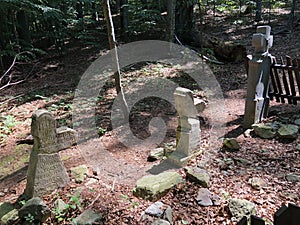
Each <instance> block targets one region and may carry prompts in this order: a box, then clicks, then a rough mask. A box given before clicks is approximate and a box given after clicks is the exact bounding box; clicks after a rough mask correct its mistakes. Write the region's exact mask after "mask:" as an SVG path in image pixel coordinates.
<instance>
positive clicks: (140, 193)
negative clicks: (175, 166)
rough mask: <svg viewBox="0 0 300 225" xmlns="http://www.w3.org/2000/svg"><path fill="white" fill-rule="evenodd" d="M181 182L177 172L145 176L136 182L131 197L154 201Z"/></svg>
mask: <svg viewBox="0 0 300 225" xmlns="http://www.w3.org/2000/svg"><path fill="white" fill-rule="evenodd" d="M182 182H183V179H182V177H181V176H180V175H179V174H178V173H177V172H163V173H160V174H157V175H147V176H144V177H142V178H141V179H139V180H138V181H137V183H136V186H135V188H134V190H133V195H134V196H136V197H141V198H144V199H147V200H150V201H152V200H156V199H158V198H160V197H162V196H163V195H165V194H166V193H167V192H168V191H169V190H170V189H171V188H172V187H174V186H175V185H177V184H179V183H182Z"/></svg>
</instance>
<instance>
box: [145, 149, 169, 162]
mask: <svg viewBox="0 0 300 225" xmlns="http://www.w3.org/2000/svg"><path fill="white" fill-rule="evenodd" d="M164 156H165V150H164V148H155V149H152V150H151V151H150V154H149V156H148V161H150V162H152V161H155V160H160V159H162V158H163V157H164Z"/></svg>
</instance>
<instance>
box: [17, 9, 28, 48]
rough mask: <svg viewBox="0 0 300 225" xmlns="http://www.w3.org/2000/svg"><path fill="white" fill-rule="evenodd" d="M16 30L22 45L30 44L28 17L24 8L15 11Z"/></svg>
mask: <svg viewBox="0 0 300 225" xmlns="http://www.w3.org/2000/svg"><path fill="white" fill-rule="evenodd" d="M17 31H18V36H19V39H20V41H21V42H22V45H23V46H30V45H31V35H30V31H29V23H28V17H27V15H26V13H25V11H24V10H21V11H19V12H17Z"/></svg>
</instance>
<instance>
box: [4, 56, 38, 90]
mask: <svg viewBox="0 0 300 225" xmlns="http://www.w3.org/2000/svg"><path fill="white" fill-rule="evenodd" d="M24 53H28V52H27V51H25V52H20V53H18V54H16V55H15V57H14V60H13V62H12V64H11V65H10V67H9V68H8V69H7V70H6V72H5V73H4V74H3V75H2V76H1V78H0V85H1V83H2V81H3V79H4V78H5V77H8V81H7V83H6V84H5V85H3V86H2V87H0V91H1V90H3V89H5V88H7V87H9V86H12V85H16V84H19V83H22V82H24V81H25V80H27V78H28V77H29V76H30V74H31V73H32V71H33V68H34V67H33V68H32V70H31V71H30V73H28V74H27V75H26V76H25V78H24V79H22V80H19V81H15V82H12V80H13V77H14V76H13V75H14V73H13V72H11V73H10V71H11V70H12V69H13V67H14V66H15V65H16V63H17V58H18V56H20V55H22V54H24ZM9 73H10V74H9Z"/></svg>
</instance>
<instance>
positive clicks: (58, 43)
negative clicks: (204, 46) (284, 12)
mask: <svg viewBox="0 0 300 225" xmlns="http://www.w3.org/2000/svg"><path fill="white" fill-rule="evenodd" d="M110 3H111V8H112V13H113V17H114V23H115V24H116V27H117V28H119V29H117V30H116V33H117V39H118V40H121V41H133V40H136V39H137V38H139V37H140V36H141V37H142V38H147V39H162V40H168V35H166V31H168V30H170V28H169V26H171V25H172V24H170V21H168V18H167V15H168V13H169V14H170V12H171V11H169V12H168V10H169V9H168V6H169V5H170V4H174V3H176V12H174V13H176V16H175V18H176V27H175V29H176V31H175V35H177V37H178V38H179V40H180V41H182V42H193V41H194V40H188V38H187V36H188V37H190V36H191V35H190V32H194V30H195V24H197V25H196V26H197V30H200V31H201V25H202V24H204V23H205V22H208V23H209V21H204V18H205V15H206V14H212V13H213V14H214V15H215V17H217V16H218V14H219V13H222V14H224V13H230V14H234V15H236V18H237V19H236V23H240V22H241V21H240V20H239V17H242V16H243V15H244V14H249V15H251V16H253V21H256V22H259V21H267V20H270V10H271V9H273V8H280V7H285V8H287V9H290V15H289V17H288V18H287V22H288V24H290V26H291V27H292V24H293V22H294V21H295V18H294V14H295V9H296V1H295V0H291V1H275V0H268V1H263V0H256V1H247V0H240V1H224V0H199V1H196V0H180V1H174V0H159V1H157V0H139V1H133V0H114V1H110ZM174 9H175V6H174ZM167 12H168V13H167ZM182 21H186V23H182ZM145 34H147V35H148V37H147V35H145ZM186 34H189V35H186ZM105 35H106V27H105V21H104V19H103V11H102V5H101V1H100V0H98V1H97V0H80V1H79V0H68V1H57V0H34V1H29V0H0V71H2V72H3V71H4V70H5V69H7V68H8V67H9V65H10V64H11V63H12V61H13V58H14V56H16V55H17V54H19V53H21V52H25V54H19V55H18V59H19V60H30V59H33V58H36V57H38V56H39V55H40V54H44V53H46V52H47V50H48V49H49V48H52V49H55V50H56V51H57V52H58V53H59V54H63V53H64V52H65V51H66V49H67V47H66V45H67V44H68V43H69V42H70V41H74V40H78V41H80V42H81V43H83V44H84V45H95V46H97V45H99V44H100V40H101V37H103V36H105ZM189 44H190V43H189Z"/></svg>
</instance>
